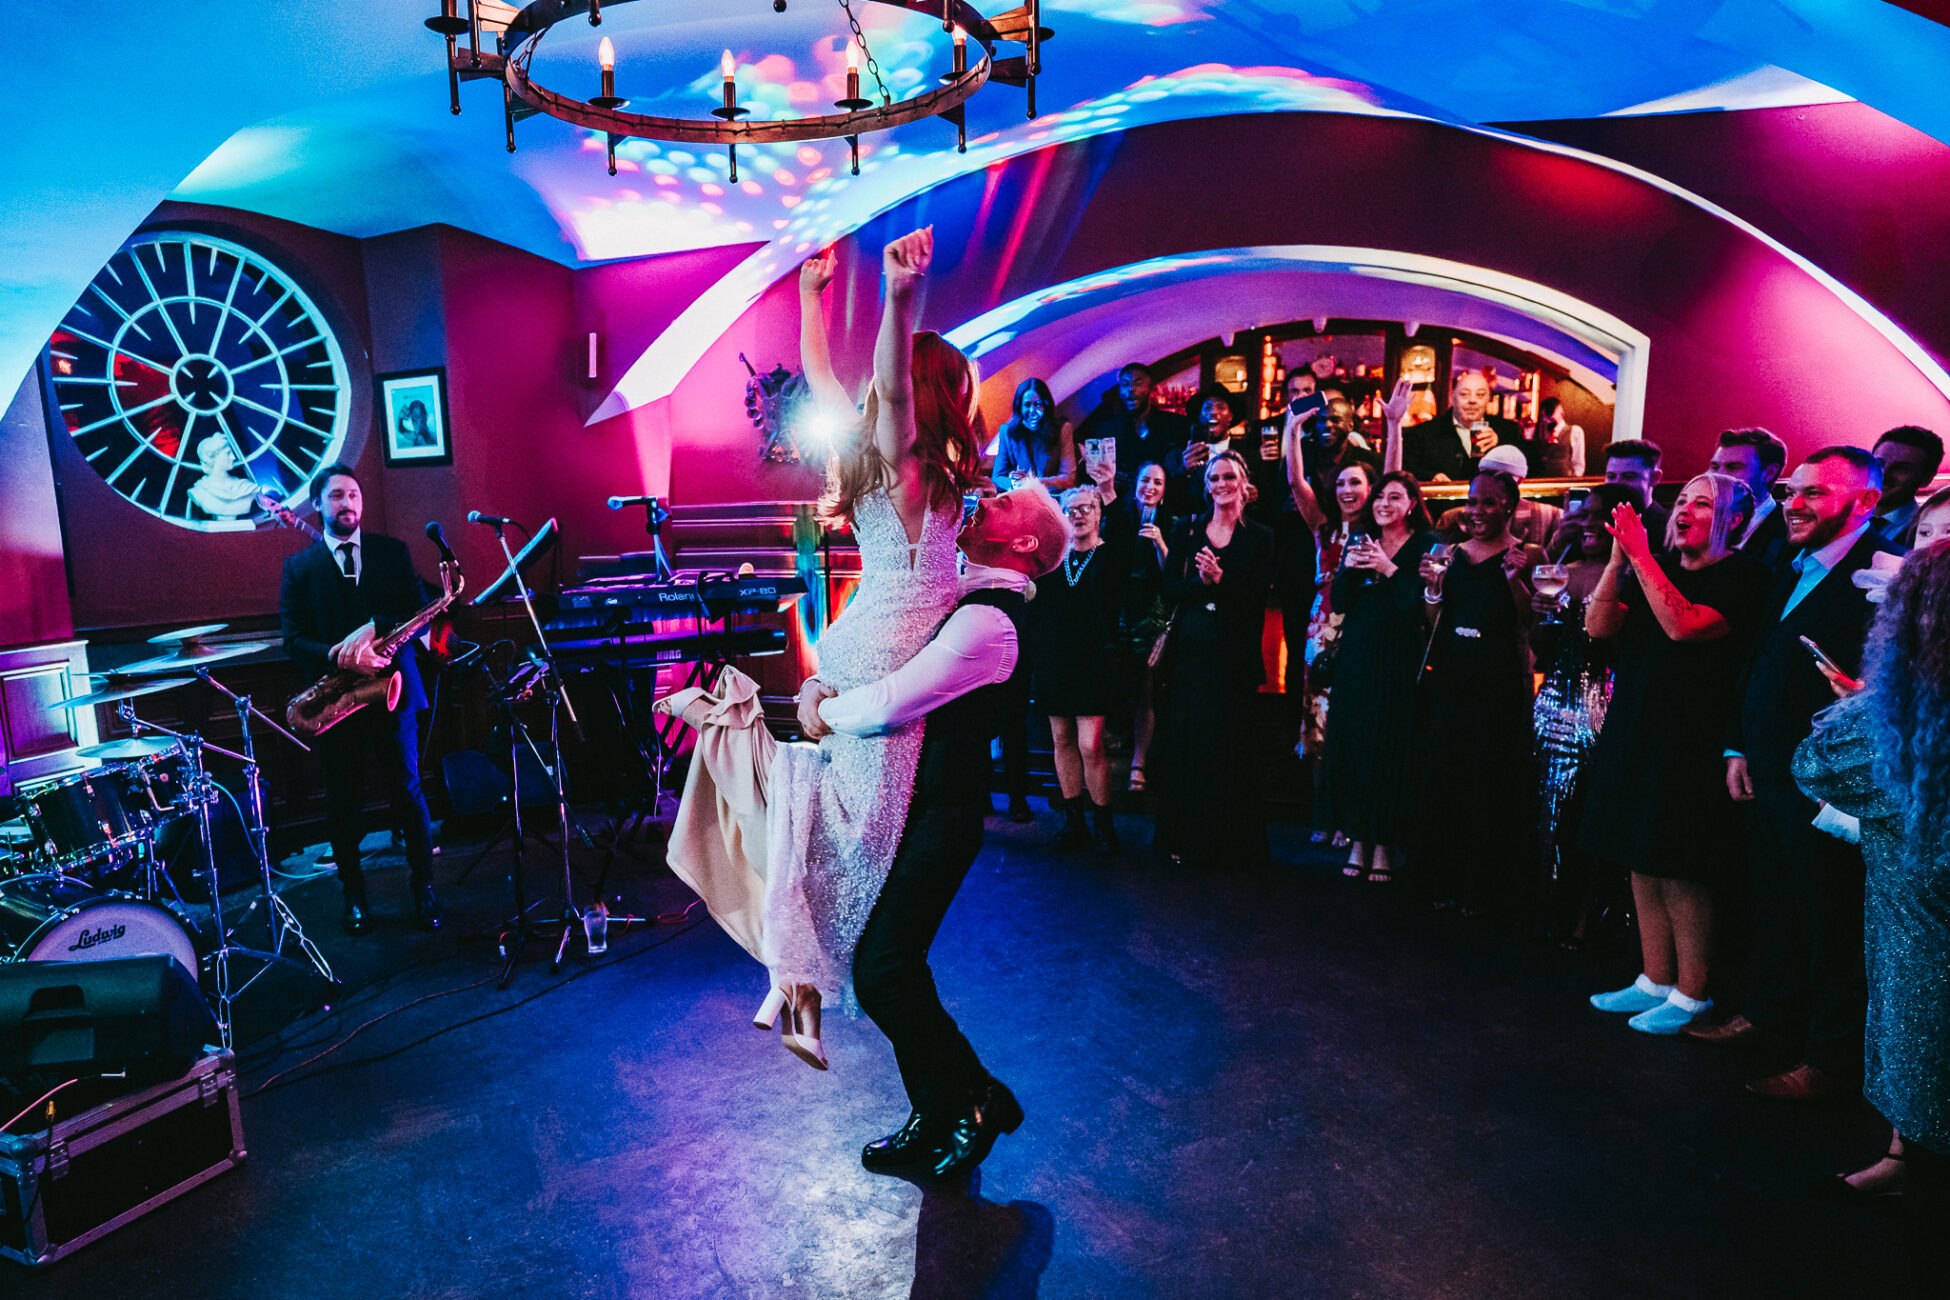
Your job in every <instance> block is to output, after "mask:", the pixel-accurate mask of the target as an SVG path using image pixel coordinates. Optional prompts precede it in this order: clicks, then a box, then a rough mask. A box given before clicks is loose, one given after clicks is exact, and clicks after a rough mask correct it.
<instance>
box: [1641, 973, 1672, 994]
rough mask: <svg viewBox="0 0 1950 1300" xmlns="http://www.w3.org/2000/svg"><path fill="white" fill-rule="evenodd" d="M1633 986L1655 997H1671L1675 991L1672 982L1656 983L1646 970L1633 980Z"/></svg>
mask: <svg viewBox="0 0 1950 1300" xmlns="http://www.w3.org/2000/svg"><path fill="white" fill-rule="evenodd" d="M1632 987H1633V988H1635V989H1637V990H1638V991H1639V992H1641V993H1643V994H1645V995H1646V996H1648V997H1654V998H1666V997H1671V996H1672V995H1673V993H1674V991H1675V990H1674V989H1673V986H1672V985H1670V984H1654V983H1653V982H1652V977H1651V976H1650V975H1647V974H1646V973H1645V972H1644V971H1640V972H1639V977H1638V978H1637V979H1635V980H1633V981H1632Z"/></svg>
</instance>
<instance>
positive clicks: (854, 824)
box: [761, 488, 961, 1004]
mask: <svg viewBox="0 0 1950 1300" xmlns="http://www.w3.org/2000/svg"><path fill="white" fill-rule="evenodd" d="M956 504H957V505H958V504H959V503H956ZM960 524H961V512H960V510H959V509H957V508H956V507H955V506H947V507H942V508H938V509H932V510H930V511H929V512H928V515H927V518H926V520H925V521H924V522H923V523H922V525H921V537H920V540H919V541H917V542H913V543H910V542H909V541H908V538H907V529H906V528H905V526H904V525H903V524H902V523H901V517H900V511H899V510H897V509H896V508H895V506H894V501H893V498H892V497H891V496H889V495H888V494H887V492H886V491H885V490H884V489H880V488H876V489H874V490H873V491H871V492H869V493H867V494H865V495H864V496H862V497H861V498H860V499H859V500H858V501H857V502H855V504H854V507H853V535H854V540H855V541H856V543H857V544H858V545H859V548H860V585H859V587H858V588H856V589H855V591H854V593H853V598H852V599H851V600H850V601H848V602H847V606H846V608H845V609H844V610H843V611H841V613H840V616H839V617H838V618H836V619H834V620H833V622H832V624H831V626H829V627H828V628H827V629H826V631H825V634H824V635H822V636H821V637H820V639H819V678H820V680H821V681H823V682H825V683H827V684H828V685H829V686H832V687H833V688H834V689H835V690H841V691H844V690H849V689H851V688H853V687H855V686H864V685H867V684H868V683H870V682H875V681H878V680H880V679H881V678H882V677H885V676H886V675H887V674H888V673H891V672H893V671H894V670H895V669H896V668H899V667H901V666H902V665H903V664H905V663H906V662H907V661H908V660H909V659H912V658H913V657H914V655H915V654H916V653H917V652H918V651H919V650H920V649H921V647H922V646H924V645H926V644H927V643H928V640H929V639H930V638H931V637H933V635H934V633H935V629H936V628H938V627H939V626H940V625H941V621H942V620H943V619H945V618H947V616H948V615H949V613H950V612H951V611H952V610H953V609H954V605H955V583H956V577H957V568H956V563H955V534H956V533H957V532H958V531H959V529H960ZM926 723H927V719H925V718H917V719H915V720H914V721H913V722H910V723H907V724H905V725H903V726H901V727H899V728H897V729H895V730H894V731H891V732H889V733H887V734H886V735H882V736H866V737H859V736H841V735H830V736H827V737H826V738H825V739H823V740H821V741H820V742H819V743H818V744H816V745H815V744H809V743H801V744H792V745H781V746H779V749H778V752H777V754H776V755H775V756H774V757H773V759H772V765H771V774H770V782H769V785H770V788H769V790H768V792H767V794H768V809H767V814H766V872H765V875H766V883H765V913H764V926H763V935H762V940H761V944H762V949H763V953H764V959H765V964H766V966H767V967H768V968H770V970H771V972H772V983H773V986H774V987H783V986H786V985H791V984H811V985H813V986H815V987H816V988H818V989H819V992H820V996H821V997H822V998H823V999H824V1000H825V1001H827V1002H828V1003H829V1004H831V1003H832V1001H833V1000H834V999H835V998H836V997H837V996H838V994H839V992H840V990H841V989H842V988H843V987H844V986H845V984H846V981H847V976H848V973H849V971H850V969H851V967H852V964H853V949H854V946H855V945H856V944H858V942H859V940H860V935H861V932H862V931H864V930H865V929H866V925H867V916H868V914H869V913H871V912H872V911H873V905H874V901H875V900H876V899H877V898H879V897H880V886H881V884H882V883H883V882H885V880H886V879H887V870H888V868H889V867H890V866H892V865H893V861H894V851H895V850H896V849H897V848H899V847H900V838H901V829H902V827H903V826H904V825H905V824H906V822H907V805H908V800H909V798H910V797H911V796H912V795H913V793H914V772H915V767H916V765H917V763H918V762H919V760H920V756H921V736H922V728H923V727H924V726H925V725H926Z"/></svg>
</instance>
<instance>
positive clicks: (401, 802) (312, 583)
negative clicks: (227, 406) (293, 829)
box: [278, 465, 440, 934]
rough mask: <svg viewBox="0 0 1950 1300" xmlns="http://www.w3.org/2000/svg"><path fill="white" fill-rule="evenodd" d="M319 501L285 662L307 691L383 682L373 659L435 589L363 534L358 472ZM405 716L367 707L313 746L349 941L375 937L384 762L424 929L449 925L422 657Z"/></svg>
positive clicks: (396, 550) (409, 682) (289, 604)
mask: <svg viewBox="0 0 1950 1300" xmlns="http://www.w3.org/2000/svg"><path fill="white" fill-rule="evenodd" d="M312 499H313V501H314V503H315V504H316V505H317V506H318V513H319V518H320V520H321V521H322V522H323V523H324V525H325V528H324V533H325V535H324V537H323V538H322V539H320V540H319V541H317V542H315V543H313V544H312V545H311V546H308V547H306V548H305V549H304V550H302V551H300V552H299V553H298V554H296V555H294V556H292V557H290V558H289V559H287V560H286V561H285V562H284V587H283V591H282V592H281V594H280V596H279V599H278V606H279V612H280V614H281V615H282V620H283V628H284V650H285V653H286V654H287V655H289V656H290V658H291V662H292V663H294V664H296V665H297V666H298V670H299V672H300V673H301V674H302V675H303V677H304V678H305V681H306V683H307V684H310V683H311V682H312V681H315V680H317V679H318V678H320V677H323V676H324V675H325V674H326V673H327V672H330V671H333V670H335V669H339V668H354V669H358V670H361V671H364V672H369V673H378V672H383V671H384V670H385V669H386V668H388V667H392V666H395V665H389V664H388V663H387V662H386V661H385V660H384V659H382V658H380V657H379V656H377V655H376V654H375V653H374V652H373V650H372V638H373V636H374V635H375V634H377V635H384V634H385V633H386V632H387V631H388V630H390V629H391V628H394V627H397V626H398V625H399V624H401V623H403V622H405V621H406V620H407V619H408V618H410V617H412V616H413V614H414V613H415V612H417V611H418V610H419V608H420V607H421V605H422V604H423V603H424V601H423V600H422V596H423V593H424V591H425V588H424V587H423V586H422V585H421V583H420V579H419V578H418V577H417V576H416V575H415V574H414V572H413V560H412V558H411V557H410V556H409V555H408V554H407V551H406V543H404V542H402V541H400V540H399V539H398V538H394V537H382V536H380V535H378V534H376V533H367V532H365V531H364V530H363V529H361V527H360V523H361V521H362V520H363V519H364V516H365V498H364V494H363V492H362V491H361V489H360V486H359V479H358V476H357V475H355V474H354V473H353V472H352V467H351V466H349V465H329V466H327V467H326V468H325V469H323V470H321V471H319V475H318V477H317V478H316V479H314V480H313V482H312ZM396 666H397V667H398V668H399V673H400V699H399V708H398V710H397V711H395V712H391V713H389V712H387V711H386V710H385V709H384V708H380V707H377V706H371V705H369V706H367V707H366V708H363V709H361V710H359V711H358V712H357V713H354V714H352V715H351V716H350V717H348V718H346V719H345V720H343V721H342V722H340V723H339V724H338V725H336V726H334V727H333V728H332V729H331V730H330V731H327V732H326V733H325V734H323V735H321V736H320V737H318V739H317V740H316V741H315V742H313V744H314V746H315V748H316V749H317V751H318V755H319V758H320V759H321V760H322V761H323V763H324V765H325V819H326V830H327V832H328V833H329V835H330V836H331V841H332V856H333V859H334V861H335V862H336V863H337V864H338V873H339V884H340V886H341V888H342V889H343V890H344V895H345V897H344V903H345V912H344V923H345V932H346V933H347V934H359V933H362V932H363V931H364V930H365V928H366V878H365V871H364V869H363V868H362V867H361V865H360V863H359V841H360V840H361V839H362V838H363V837H364V834H365V804H366V762H367V759H368V758H369V757H373V758H377V759H378V762H379V771H380V775H381V777H382V778H383V779H384V781H385V783H386V792H387V794H388V796H389V797H390V799H391V801H392V806H393V819H394V822H395V823H396V824H397V825H399V826H400V827H401V829H402V832H403V834H404V836H405V839H406V862H407V866H408V868H409V870H410V871H411V873H412V881H413V908H414V913H415V916H416V917H417V919H418V921H419V924H420V927H421V928H422V929H426V930H431V929H434V928H435V927H437V926H438V925H439V924H440V903H439V900H438V899H437V898H436V897H435V896H434V892H433V830H432V827H431V825H430V823H429V821H428V818H427V801H426V798H425V796H424V795H422V794H421V792H420V737H419V715H420V710H422V709H424V708H426V706H427V697H426V692H425V691H424V690H423V689H422V687H421V685H420V673H419V668H418V666H417V665H416V664H415V662H414V654H413V647H412V646H411V645H408V646H407V647H406V648H405V649H404V650H403V651H402V652H401V654H400V656H399V659H398V662H397V665H396Z"/></svg>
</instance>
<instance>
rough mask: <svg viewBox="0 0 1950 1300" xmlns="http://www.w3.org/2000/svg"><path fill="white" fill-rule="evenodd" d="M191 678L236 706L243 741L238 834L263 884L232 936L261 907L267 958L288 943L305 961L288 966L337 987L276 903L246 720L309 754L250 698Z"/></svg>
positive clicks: (209, 679) (205, 674)
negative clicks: (243, 816) (245, 797)
mask: <svg viewBox="0 0 1950 1300" xmlns="http://www.w3.org/2000/svg"><path fill="white" fill-rule="evenodd" d="M196 675H197V676H198V677H201V678H202V679H203V683H204V685H206V686H208V687H210V688H211V689H212V690H214V691H216V692H217V693H218V694H220V695H222V696H224V697H225V698H226V699H228V700H229V701H230V702H231V704H233V705H235V706H236V709H237V722H238V725H239V726H240V727H241V728H242V730H243V736H244V754H243V764H244V783H245V786H246V788H247V789H248V790H249V792H250V802H249V804H248V806H247V809H246V811H247V813H248V817H249V824H248V825H246V826H245V828H244V830H245V833H246V834H248V835H249V836H250V841H251V852H252V855H253V856H254V857H256V859H257V871H258V876H259V877H260V878H261V879H262V881H263V882H264V892H263V894H262V895H261V896H260V897H258V898H254V899H252V900H251V905H250V906H249V907H247V908H245V909H244V914H243V915H242V916H240V917H238V918H237V924H236V926H235V927H233V933H234V932H235V930H241V929H242V928H243V925H244V922H246V921H248V920H250V918H251V913H253V912H255V911H256V910H257V905H258V904H259V903H260V902H261V903H263V904H264V908H265V918H264V920H265V926H266V928H267V929H268V931H269V932H270V940H271V952H272V953H274V954H275V955H277V956H279V957H281V958H282V957H284V949H285V945H286V944H287V943H294V944H296V945H297V946H298V949H299V951H301V952H302V953H304V955H305V961H304V962H302V963H299V962H293V964H294V965H309V966H310V967H311V969H312V973H313V974H315V975H317V976H318V977H319V978H320V979H322V980H325V981H326V982H327V983H331V984H336V983H338V977H337V976H335V975H333V974H332V965H331V963H330V962H328V961H326V960H325V955H324V954H323V953H321V952H320V951H319V950H318V946H317V945H316V944H314V943H313V942H312V941H311V940H310V939H309V938H307V937H306V936H305V928H304V927H303V926H302V925H300V924H298V918H297V916H296V915H295V914H294V913H293V912H292V910H291V905H290V904H288V903H286V902H285V901H284V899H283V898H281V897H279V895H278V891H277V887H276V885H275V884H274V883H273V881H272V879H271V876H272V872H271V827H270V822H269V819H268V818H266V817H265V815H264V773H263V770H262V769H261V768H259V767H258V765H257V741H256V739H255V737H254V736H253V735H252V732H251V719H252V718H256V719H258V720H259V721H260V722H262V723H263V724H264V725H265V726H267V727H269V728H270V729H271V730H272V731H274V732H276V733H277V734H278V735H280V736H283V737H284V738H285V739H286V740H288V741H290V742H291V743H292V744H294V745H296V746H297V747H298V748H299V749H302V750H304V751H305V752H306V753H310V752H311V746H310V745H307V744H306V743H305V742H304V741H302V740H300V739H298V737H296V736H294V735H292V734H291V733H290V732H289V731H287V730H285V729H284V728H283V727H281V726H279V725H278V723H277V722H276V721H274V720H273V719H271V718H268V717H266V716H265V715H264V712H263V710H261V709H259V708H258V707H257V706H256V705H255V704H252V703H251V697H250V696H248V695H239V694H238V693H237V692H236V691H233V690H231V689H230V688H229V687H228V686H225V685H224V684H223V683H222V682H220V681H218V680H217V679H216V678H215V677H213V676H211V675H210V670H209V669H207V668H200V669H198V670H197V671H196ZM284 959H285V960H287V961H291V960H292V959H290V958H284ZM258 974H260V975H261V974H263V972H262V971H259V972H258ZM256 978H257V976H255V975H254V976H252V977H251V979H252V980H255V979H256ZM244 987H245V988H248V987H250V981H246V983H245V985H244ZM242 991H243V990H242V989H239V990H238V992H240V993H241V992H242Z"/></svg>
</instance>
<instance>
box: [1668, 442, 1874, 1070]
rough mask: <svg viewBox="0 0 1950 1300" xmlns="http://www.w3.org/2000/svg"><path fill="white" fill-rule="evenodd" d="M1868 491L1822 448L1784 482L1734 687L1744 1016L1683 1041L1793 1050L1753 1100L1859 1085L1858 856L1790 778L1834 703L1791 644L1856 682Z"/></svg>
mask: <svg viewBox="0 0 1950 1300" xmlns="http://www.w3.org/2000/svg"><path fill="white" fill-rule="evenodd" d="M1881 489H1882V466H1881V464H1880V463H1878V462H1877V460H1876V459H1875V457H1873V456H1871V455H1870V454H1869V453H1868V452H1866V451H1863V450H1862V449H1861V448H1859V447H1826V448H1823V449H1822V450H1820V451H1818V452H1816V453H1814V455H1812V456H1810V457H1808V459H1807V460H1806V461H1804V462H1803V463H1802V464H1801V466H1800V467H1799V468H1798V469H1796V470H1795V471H1794V476H1793V478H1792V479H1790V480H1789V486H1788V498H1787V503H1786V505H1785V506H1784V507H1783V515H1784V521H1785V523H1786V525H1787V537H1788V546H1789V548H1790V550H1791V551H1792V553H1793V558H1792V559H1791V560H1790V561H1789V562H1788V563H1786V564H1784V565H1782V566H1781V567H1780V568H1779V569H1778V570H1777V572H1776V581H1775V587H1774V597H1773V602H1772V604H1771V606H1770V608H1769V613H1768V615H1767V617H1766V619H1765V620H1763V622H1762V624H1761V632H1760V636H1759V637H1758V638H1757V639H1756V641H1755V644H1754V650H1753V653H1752V654H1751V655H1750V656H1749V658H1748V660H1747V666H1746V668H1745V669H1744V671H1743V672H1742V674H1741V680H1740V685H1739V686H1738V687H1737V688H1736V689H1737V694H1738V697H1739V698H1738V701H1737V704H1736V712H1735V714H1734V722H1733V727H1732V731H1731V735H1730V736H1729V739H1728V744H1727V754H1726V762H1727V793H1728V794H1729V795H1730V796H1731V797H1732V798H1733V799H1734V800H1736V801H1738V802H1742V803H1746V802H1751V803H1753V804H1754V805H1755V808H1754V815H1753V817H1752V820H1751V828H1752V839H1751V843H1750V846H1749V852H1748V861H1749V867H1750V870H1751V871H1752V890H1753V907H1754V955H1753V988H1752V991H1751V993H1750V995H1749V997H1748V1009H1747V1011H1746V1013H1745V1014H1744V1015H1738V1016H1735V1017H1734V1018H1733V1019H1732V1020H1730V1021H1728V1022H1726V1023H1725V1024H1722V1025H1713V1026H1702V1025H1690V1026H1688V1027H1687V1029H1686V1030H1685V1032H1686V1033H1688V1034H1689V1035H1690V1036H1692V1037H1694V1038H1697V1039H1700V1040H1703V1041H1706V1042H1713V1043H1761V1042H1765V1041H1768V1040H1770V1039H1772V1040H1774V1041H1777V1042H1780V1043H1783V1044H1784V1045H1787V1046H1790V1047H1795V1046H1798V1048H1799V1051H1800V1063H1799V1064H1797V1065H1796V1066H1795V1067H1794V1068H1793V1069H1790V1070H1787V1071H1785V1072H1783V1073H1781V1074H1777V1075H1774V1076H1772V1077H1769V1078H1765V1079H1760V1080H1757V1081H1755V1082H1753V1083H1750V1084H1748V1085H1747V1090H1748V1091H1749V1092H1750V1093H1752V1094H1754V1095H1755V1096H1758V1097H1768V1098H1773V1099H1776V1100H1780V1101H1802V1102H1806V1101H1821V1100H1825V1099H1827V1098H1831V1097H1840V1096H1846V1095H1848V1094H1849V1093H1851V1092H1853V1091H1854V1090H1855V1089H1856V1087H1857V1086H1858V1084H1859V1080H1860V1078H1861V1071H1862V1025H1863V1017H1864V1012H1865V998H1866V986H1865V983H1864V978H1863V964H1862V963H1863V957H1862V953H1863V949H1862V941H1863V940H1862V889H1863V865H1862V852H1861V850H1860V849H1859V848H1857V847H1855V846H1854V845H1851V844H1846V843H1844V842H1843V841H1841V840H1839V839H1836V838H1834V837H1833V836H1830V835H1827V834H1825V833H1823V832H1821V831H1818V830H1816V829H1815V828H1814V826H1813V822H1814V819H1815V814H1816V812H1817V811H1818V810H1817V808H1816V806H1815V804H1814V802H1813V801H1812V800H1810V799H1809V798H1808V797H1807V796H1806V795H1804V794H1802V793H1801V791H1800V789H1799V788H1798V787H1797V786H1796V785H1795V783H1794V778H1793V775H1792V774H1791V772H1790V771H1789V765H1790V764H1791V762H1792V760H1793V757H1794V749H1795V746H1797V745H1799V744H1800V743H1801V742H1802V740H1804V739H1806V738H1807V735H1808V733H1809V732H1810V731H1811V730H1812V729H1813V726H1814V715H1815V714H1816V713H1818V712H1820V711H1821V710H1822V709H1824V708H1826V707H1828V706H1829V705H1830V704H1833V703H1834V702H1835V695H1834V692H1833V690H1832V689H1831V688H1830V687H1829V684H1828V679H1827V678H1826V677H1824V676H1823V675H1822V674H1821V672H1820V671H1819V670H1818V669H1817V668H1816V666H1815V664H1816V660H1815V657H1814V655H1813V654H1812V653H1810V652H1809V650H1808V649H1807V647H1806V646H1805V645H1803V644H1802V642H1803V639H1804V638H1805V639H1806V640H1810V641H1813V642H1814V643H1815V644H1816V645H1818V646H1820V647H1821V650H1822V653H1823V654H1825V655H1826V656H1827V657H1828V658H1829V659H1831V660H1833V661H1834V663H1835V664H1836V665H1838V666H1839V667H1840V668H1841V670H1842V671H1843V672H1845V673H1848V674H1851V675H1854V674H1856V673H1858V672H1859V671H1860V669H1861V661H1862V643H1863V641H1864V639H1865V637H1866V635H1867V632H1868V626H1869V619H1870V615H1871V613H1872V608H1873V607H1872V606H1871V605H1870V604H1869V602H1868V599H1867V598H1866V596H1865V595H1864V593H1863V591H1862V589H1861V588H1859V587H1857V586H1856V585H1855V583H1854V582H1853V581H1852V579H1853V577H1854V575H1855V573H1856V572H1857V571H1858V570H1860V569H1865V568H1868V567H1869V564H1870V562H1871V561H1872V560H1873V559H1874V557H1875V555H1876V553H1877V552H1878V551H1881V550H1885V549H1887V547H1886V545H1885V544H1884V543H1883V542H1882V541H1881V540H1880V539H1878V538H1877V537H1876V536H1875V535H1874V533H1873V531H1872V528H1871V525H1872V522H1873V520H1874V517H1875V509H1876V503H1877V501H1878V500H1879V499H1880V497H1881V495H1882V492H1881Z"/></svg>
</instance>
